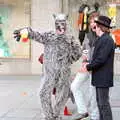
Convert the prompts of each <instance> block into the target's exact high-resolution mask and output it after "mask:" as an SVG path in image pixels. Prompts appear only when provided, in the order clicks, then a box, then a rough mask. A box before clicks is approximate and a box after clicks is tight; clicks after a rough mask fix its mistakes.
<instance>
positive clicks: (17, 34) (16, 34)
mask: <svg viewBox="0 0 120 120" xmlns="http://www.w3.org/2000/svg"><path fill="white" fill-rule="evenodd" d="M20 31H21V29H19V30H15V31H14V32H13V34H14V38H15V39H16V41H18V42H19V41H20V38H21V34H20Z"/></svg>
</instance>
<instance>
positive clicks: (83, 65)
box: [78, 62, 88, 72]
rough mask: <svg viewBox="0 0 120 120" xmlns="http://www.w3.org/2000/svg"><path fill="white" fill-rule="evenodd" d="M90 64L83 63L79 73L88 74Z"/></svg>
mask: <svg viewBox="0 0 120 120" xmlns="http://www.w3.org/2000/svg"><path fill="white" fill-rule="evenodd" d="M87 64H88V62H83V63H82V66H81V68H80V69H79V70H78V72H88V71H87V68H86V65H87Z"/></svg>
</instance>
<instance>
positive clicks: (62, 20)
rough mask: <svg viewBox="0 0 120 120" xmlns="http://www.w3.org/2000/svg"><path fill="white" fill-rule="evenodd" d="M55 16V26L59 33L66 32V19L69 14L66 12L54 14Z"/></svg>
mask: <svg viewBox="0 0 120 120" xmlns="http://www.w3.org/2000/svg"><path fill="white" fill-rule="evenodd" d="M54 18H55V28H56V33H57V34H64V33H65V31H66V20H67V18H68V16H66V15H65V14H58V15H54Z"/></svg>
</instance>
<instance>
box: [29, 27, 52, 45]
mask: <svg viewBox="0 0 120 120" xmlns="http://www.w3.org/2000/svg"><path fill="white" fill-rule="evenodd" d="M28 32H29V37H30V38H31V39H33V40H35V41H37V42H39V43H42V44H47V43H48V42H49V40H50V39H48V38H49V37H50V36H51V35H52V34H53V32H52V31H49V32H44V33H41V32H38V31H34V30H33V29H31V28H28Z"/></svg>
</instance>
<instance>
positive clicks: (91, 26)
mask: <svg viewBox="0 0 120 120" xmlns="http://www.w3.org/2000/svg"><path fill="white" fill-rule="evenodd" d="M90 28H91V29H92V31H93V32H95V31H96V23H95V21H94V18H92V19H91V20H90Z"/></svg>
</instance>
